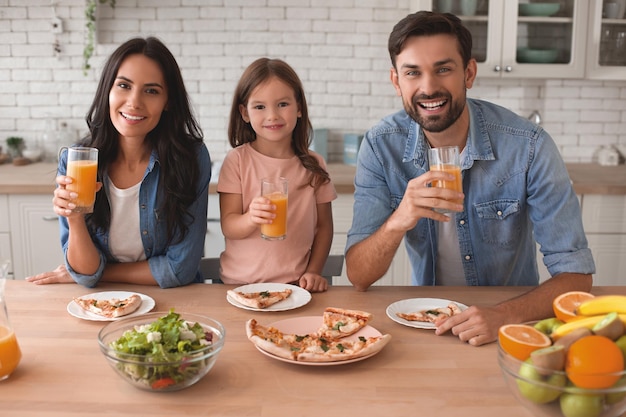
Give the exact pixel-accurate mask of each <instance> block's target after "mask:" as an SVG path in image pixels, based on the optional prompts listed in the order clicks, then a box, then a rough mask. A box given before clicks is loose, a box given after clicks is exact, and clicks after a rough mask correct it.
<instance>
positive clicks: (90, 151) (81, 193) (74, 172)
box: [65, 147, 98, 213]
mask: <svg viewBox="0 0 626 417" xmlns="http://www.w3.org/2000/svg"><path fill="white" fill-rule="evenodd" d="M66 175H67V176H68V177H72V180H73V181H72V183H71V184H67V185H66V187H65V188H66V189H67V190H69V191H74V192H75V193H77V194H78V197H76V199H75V200H74V201H73V203H74V204H76V208H74V210H73V211H74V212H75V213H93V204H94V202H95V201H96V181H97V177H98V149H96V148H85V147H75V148H68V150H67V174H66Z"/></svg>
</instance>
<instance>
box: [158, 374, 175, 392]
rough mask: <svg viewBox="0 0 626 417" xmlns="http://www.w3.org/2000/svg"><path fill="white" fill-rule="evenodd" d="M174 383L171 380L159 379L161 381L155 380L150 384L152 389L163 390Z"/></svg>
mask: <svg viewBox="0 0 626 417" xmlns="http://www.w3.org/2000/svg"><path fill="white" fill-rule="evenodd" d="M175 383H176V381H174V380H173V379H172V378H169V377H168V378H161V379H157V380H156V381H154V382H153V383H152V389H163V388H167V387H169V386H170V385H174V384H175Z"/></svg>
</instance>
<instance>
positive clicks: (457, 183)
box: [430, 164, 463, 204]
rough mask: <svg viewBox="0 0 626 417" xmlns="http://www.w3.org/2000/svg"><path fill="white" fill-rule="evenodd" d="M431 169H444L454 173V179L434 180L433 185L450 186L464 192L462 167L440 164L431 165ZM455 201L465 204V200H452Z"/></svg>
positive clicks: (451, 188)
mask: <svg viewBox="0 0 626 417" xmlns="http://www.w3.org/2000/svg"><path fill="white" fill-rule="evenodd" d="M430 170H431V171H443V172H446V173H448V174H452V175H454V180H452V181H434V182H433V187H439V188H448V189H450V190H454V191H458V192H460V193H462V192H463V181H462V180H461V167H459V166H456V165H447V164H438V165H433V166H431V167H430ZM451 201H452V202H453V203H457V204H463V200H451Z"/></svg>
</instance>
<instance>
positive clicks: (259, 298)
mask: <svg viewBox="0 0 626 417" xmlns="http://www.w3.org/2000/svg"><path fill="white" fill-rule="evenodd" d="M292 292H293V291H292V290H291V288H285V289H283V290H280V291H269V290H267V291H254V292H243V291H236V290H228V291H227V294H228V295H229V296H230V297H232V298H233V299H234V300H235V301H237V302H238V303H240V304H243V305H245V306H248V307H252V308H258V309H264V308H267V307H269V306H272V305H274V304H276V303H279V302H281V301H283V300H285V299H287V298H289V296H290V295H291V293H292Z"/></svg>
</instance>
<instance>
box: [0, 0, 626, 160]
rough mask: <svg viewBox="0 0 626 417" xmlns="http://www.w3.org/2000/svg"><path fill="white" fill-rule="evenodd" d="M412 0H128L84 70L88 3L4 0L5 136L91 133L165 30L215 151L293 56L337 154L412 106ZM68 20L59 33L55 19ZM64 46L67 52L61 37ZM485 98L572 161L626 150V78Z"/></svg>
mask: <svg viewBox="0 0 626 417" xmlns="http://www.w3.org/2000/svg"><path fill="white" fill-rule="evenodd" d="M409 4H410V1H409V0H117V6H116V7H115V9H111V8H110V7H109V6H107V5H101V6H99V9H98V13H99V24H98V34H97V36H98V45H97V48H96V54H95V55H94V57H93V58H92V61H91V62H92V66H93V67H94V69H92V70H91V71H90V72H89V73H88V74H87V76H84V75H83V72H82V69H81V65H82V51H83V41H84V23H85V22H84V6H85V1H84V0H0V22H1V23H2V24H0V143H1V144H2V145H4V138H6V137H8V136H12V135H19V136H23V137H24V138H26V140H27V141H28V142H33V141H35V140H36V139H37V138H39V137H41V135H42V133H43V131H44V128H45V121H46V119H47V118H48V117H50V118H52V119H54V121H55V123H56V125H57V126H58V125H59V124H60V123H61V122H67V123H68V124H69V125H70V126H71V128H72V129H73V130H74V131H75V132H77V134H78V132H80V134H83V133H84V129H85V123H84V120H83V118H84V115H85V113H86V111H87V109H88V107H89V104H90V103H91V100H92V96H93V93H94V91H95V88H96V82H97V77H98V75H99V73H100V68H101V65H102V63H103V61H104V59H105V58H106V57H107V55H108V54H109V53H110V52H111V51H112V50H113V49H114V48H115V47H116V46H117V45H118V44H119V43H121V42H123V41H125V40H126V39H128V38H129V37H132V36H136V35H142V36H147V35H156V36H158V37H159V38H161V39H162V40H163V41H164V42H165V43H166V44H167V45H168V46H169V48H170V49H171V50H172V52H173V53H174V55H175V56H176V57H177V59H178V62H179V65H180V66H181V68H182V70H183V76H184V78H185V81H186V85H187V88H188V90H189V92H190V94H191V97H192V100H193V105H194V108H195V111H196V113H197V115H198V119H199V121H200V123H201V126H202V128H203V130H204V133H205V137H206V142H207V145H208V147H209V150H210V151H211V154H212V157H213V158H214V159H221V158H222V157H223V155H224V154H225V152H226V151H227V150H228V143H227V140H226V125H227V120H226V117H227V114H228V110H229V106H230V102H231V99H232V91H233V89H234V86H235V83H236V82H237V80H238V78H239V75H240V74H241V72H242V71H243V68H244V67H245V66H246V65H247V64H249V63H250V62H251V61H253V60H254V59H256V58H257V57H259V56H270V57H275V58H282V59H285V60H286V61H287V62H289V63H290V64H291V65H292V66H293V67H294V68H295V69H296V71H297V72H298V74H299V75H300V77H301V78H302V80H303V83H304V86H305V90H306V92H307V99H308V103H309V110H310V114H311V118H312V121H313V124H314V126H315V127H318V128H321V127H325V128H329V129H331V133H330V143H329V146H328V152H329V160H330V161H340V160H341V152H342V149H343V147H342V144H341V137H342V134H343V133H346V132H363V131H365V130H366V129H367V128H368V127H369V126H371V125H372V124H374V123H375V122H377V121H378V120H379V119H380V118H381V117H383V116H385V115H386V114H388V113H391V112H393V111H395V110H397V109H399V108H400V106H401V102H400V99H399V98H397V97H396V96H395V92H394V90H393V88H392V86H391V84H390V82H389V76H388V69H389V58H388V54H387V49H386V42H387V36H388V34H389V31H390V30H391V28H392V27H393V25H394V24H395V23H396V22H397V21H398V20H399V19H400V18H402V17H404V16H405V15H406V14H408V13H409V12H410V10H409ZM53 6H54V10H55V11H56V15H57V16H59V17H61V18H62V19H63V24H64V32H63V33H62V34H59V35H54V34H52V32H51V30H50V20H51V18H52V17H53V15H54V11H53ZM55 39H56V40H58V42H59V44H60V46H61V49H62V51H61V53H60V54H59V56H58V57H55V54H54V51H53V43H54V41H55ZM470 95H471V96H472V97H479V98H484V99H488V100H491V101H494V102H496V103H499V104H502V105H504V106H506V107H508V108H510V109H511V110H513V111H515V112H517V113H519V114H522V115H524V116H527V115H529V114H530V113H531V112H532V111H533V110H535V109H537V110H539V111H540V113H541V115H542V118H543V121H544V126H545V127H546V129H547V130H548V131H549V132H550V133H551V134H552V136H553V137H554V139H555V140H556V142H557V144H558V145H559V148H560V149H561V152H562V154H563V157H564V158H565V160H566V161H568V162H588V161H591V160H592V157H593V153H594V151H595V150H596V149H597V147H598V146H599V145H605V144H615V145H619V146H620V147H622V149H626V133H625V132H626V80H625V81H620V82H615V81H611V82H608V81H606V82H602V81H587V80H566V81H559V80H492V79H480V74H479V80H478V82H477V83H476V84H475V86H474V88H473V89H472V90H470Z"/></svg>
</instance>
